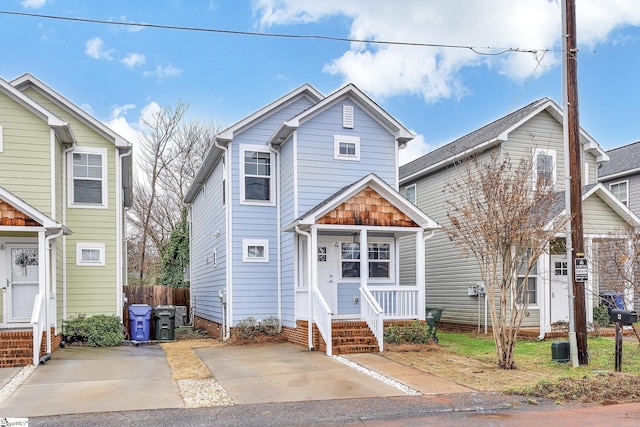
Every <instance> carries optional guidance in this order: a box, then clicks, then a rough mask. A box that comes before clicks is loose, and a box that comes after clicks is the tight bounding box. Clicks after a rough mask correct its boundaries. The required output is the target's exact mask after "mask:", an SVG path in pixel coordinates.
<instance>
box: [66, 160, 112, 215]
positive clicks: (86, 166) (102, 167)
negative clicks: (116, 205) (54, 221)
mask: <svg viewBox="0 0 640 427" xmlns="http://www.w3.org/2000/svg"><path fill="white" fill-rule="evenodd" d="M70 163H71V167H70V173H71V180H70V181H71V182H70V185H69V202H70V205H71V206H75V207H94V208H95V207H100V208H102V207H107V151H106V150H105V149H88V148H80V147H78V148H76V149H75V150H74V151H73V153H72V155H71V160H70Z"/></svg>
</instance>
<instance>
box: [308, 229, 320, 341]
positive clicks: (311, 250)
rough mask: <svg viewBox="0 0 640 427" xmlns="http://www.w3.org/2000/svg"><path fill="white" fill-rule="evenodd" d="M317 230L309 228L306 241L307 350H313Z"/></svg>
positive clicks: (316, 282)
mask: <svg viewBox="0 0 640 427" xmlns="http://www.w3.org/2000/svg"><path fill="white" fill-rule="evenodd" d="M317 242H318V229H317V228H316V226H315V225H313V226H312V227H311V233H310V238H309V239H307V244H308V245H309V246H308V250H307V254H309V256H308V261H307V262H308V268H307V274H308V277H307V279H308V286H307V288H308V289H309V321H308V323H307V335H308V339H307V342H308V345H309V349H312V348H313V293H314V291H315V289H316V287H317V286H318V277H317V274H316V270H317V262H318V243H317Z"/></svg>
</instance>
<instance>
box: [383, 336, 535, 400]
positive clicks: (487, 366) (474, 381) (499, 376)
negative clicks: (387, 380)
mask: <svg viewBox="0 0 640 427" xmlns="http://www.w3.org/2000/svg"><path fill="white" fill-rule="evenodd" d="M387 350H391V351H386V352H384V353H383V355H384V356H386V357H388V358H389V359H391V360H395V361H396V362H399V363H403V364H405V365H409V366H413V367H414V368H417V369H420V370H421V371H425V372H429V373H430V374H433V375H437V376H439V377H441V378H445V379H447V380H449V381H453V382H455V383H457V384H460V385H463V386H465V387H468V388H471V389H473V390H477V391H504V390H507V389H509V388H513V387H514V385H518V386H532V385H534V384H536V383H537V382H538V381H539V380H540V373H539V372H530V371H525V370H521V369H514V370H504V369H500V368H498V365H497V363H495V362H494V363H490V362H486V361H482V360H478V359H474V358H470V357H465V356H460V355H457V354H455V353H452V352H450V351H447V350H445V349H443V348H441V347H438V346H437V345H426V346H423V348H422V349H421V350H418V351H416V349H412V350H411V351H398V350H399V349H398V348H395V349H393V350H392V349H387Z"/></svg>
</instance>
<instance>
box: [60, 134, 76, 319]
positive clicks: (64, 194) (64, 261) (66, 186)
mask: <svg viewBox="0 0 640 427" xmlns="http://www.w3.org/2000/svg"><path fill="white" fill-rule="evenodd" d="M75 149H76V143H75V142H73V143H72V144H71V147H69V148H67V149H65V150H63V151H62V181H63V185H62V225H64V226H66V225H67V193H68V190H69V177H68V176H67V154H68V153H71V152H73V150H75ZM62 320H67V236H64V235H63V236H62Z"/></svg>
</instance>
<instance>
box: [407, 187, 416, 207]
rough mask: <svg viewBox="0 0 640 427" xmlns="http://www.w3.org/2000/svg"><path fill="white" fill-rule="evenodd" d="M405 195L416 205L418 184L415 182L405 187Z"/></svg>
mask: <svg viewBox="0 0 640 427" xmlns="http://www.w3.org/2000/svg"><path fill="white" fill-rule="evenodd" d="M404 197H406V198H407V200H408V201H410V202H411V203H413V204H414V205H415V204H416V185H415V184H413V185H410V186H408V187H405V189H404Z"/></svg>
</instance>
